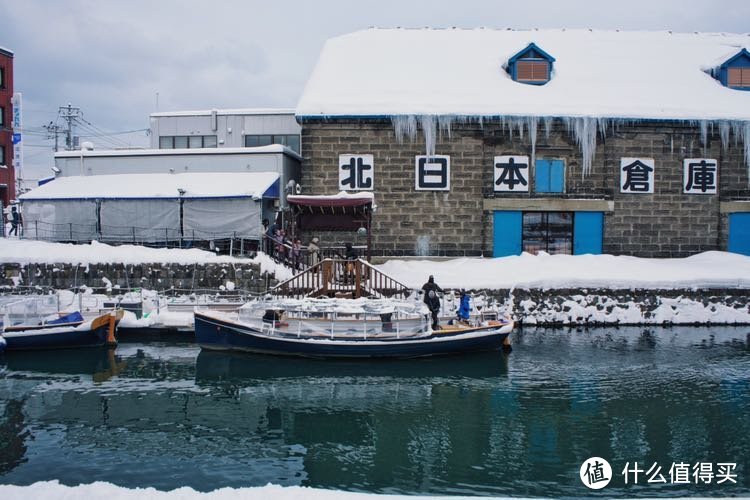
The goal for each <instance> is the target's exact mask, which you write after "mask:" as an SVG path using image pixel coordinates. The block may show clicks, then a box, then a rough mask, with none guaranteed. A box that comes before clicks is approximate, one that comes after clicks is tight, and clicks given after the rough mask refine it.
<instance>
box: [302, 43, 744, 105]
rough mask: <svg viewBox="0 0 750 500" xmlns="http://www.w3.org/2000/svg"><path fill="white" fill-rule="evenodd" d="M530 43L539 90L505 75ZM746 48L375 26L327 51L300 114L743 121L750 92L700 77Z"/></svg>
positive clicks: (733, 44) (335, 44)
mask: <svg viewBox="0 0 750 500" xmlns="http://www.w3.org/2000/svg"><path fill="white" fill-rule="evenodd" d="M531 42H533V43H535V44H536V45H537V46H539V47H540V48H541V49H543V50H544V51H546V52H547V53H549V54H550V55H551V56H552V57H554V58H555V66H554V71H553V73H552V78H551V80H550V81H549V82H548V83H547V84H545V85H526V84H523V83H518V82H515V81H513V80H512V79H511V77H510V75H508V73H507V72H506V71H505V68H504V66H505V65H506V63H507V62H508V59H509V58H510V57H512V56H513V55H514V54H516V53H517V52H518V51H519V50H521V49H523V48H524V47H526V46H527V45H528V44H529V43H531ZM749 46H750V34H728V33H671V32H666V31H664V32H647V31H629V32H628V31H598V30H581V29H576V30H565V29H558V30H495V29H483V28H478V29H378V28H373V29H368V30H364V31H358V32H355V33H351V34H348V35H344V36H340V37H336V38H332V39H330V40H328V41H327V42H326V44H325V46H324V48H323V51H322V53H321V54H320V58H319V60H318V62H317V65H316V67H315V69H314V71H313V73H312V75H311V76H310V79H309V81H308V82H307V85H306V87H305V90H304V92H303V94H302V97H301V98H300V101H299V103H298V105H297V110H296V113H297V116H298V117H321V116H323V117H325V116H399V115H456V116H469V117H470V116H559V117H602V118H635V119H638V118H648V119H683V120H750V92H744V91H738V90H733V89H729V88H726V87H723V86H722V85H721V84H720V83H719V82H718V81H717V80H715V79H714V78H713V77H712V76H710V74H708V73H709V72H710V70H711V69H713V68H714V67H715V66H716V64H717V61H719V64H720V63H721V62H723V60H725V59H726V58H728V57H731V56H732V55H733V54H735V53H737V52H739V51H740V50H742V49H743V48H745V47H749ZM722 58H724V59H723V60H722Z"/></svg>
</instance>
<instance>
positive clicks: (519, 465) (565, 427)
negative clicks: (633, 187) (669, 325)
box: [0, 328, 750, 497]
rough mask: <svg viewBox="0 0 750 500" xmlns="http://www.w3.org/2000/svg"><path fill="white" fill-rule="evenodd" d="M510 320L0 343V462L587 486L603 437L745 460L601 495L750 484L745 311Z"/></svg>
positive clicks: (319, 480) (612, 457)
mask: <svg viewBox="0 0 750 500" xmlns="http://www.w3.org/2000/svg"><path fill="white" fill-rule="evenodd" d="M514 340H515V347H514V351H513V353H512V354H510V355H503V354H502V353H486V354H481V355H476V356H468V357H457V358H437V359H426V360H408V361H386V362H362V361H357V362H348V361H321V360H304V359H285V358H276V357H266V356H253V355H235V354H227V353H214V352H200V353H199V350H198V349H197V348H195V347H194V346H190V345H182V346H180V345H178V346H175V345H140V344H133V345H127V346H124V347H123V346H121V347H120V348H118V350H117V352H116V353H106V354H105V355H104V356H102V358H101V359H99V358H97V357H96V356H97V355H94V354H91V353H86V354H81V356H82V357H81V358H80V359H79V360H78V361H77V362H73V361H71V359H68V360H66V361H65V363H63V364H60V363H55V362H54V360H45V361H44V363H42V361H41V358H40V359H39V360H37V361H36V363H37V366H34V365H33V363H34V361H32V360H28V359H27V360H21V359H20V358H19V359H11V358H10V357H9V356H6V359H5V361H4V363H5V365H4V366H5V373H4V375H3V376H0V410H2V412H0V415H3V417H2V418H3V420H2V421H0V436H15V438H10V439H9V440H8V441H7V442H12V443H13V444H12V445H11V446H6V447H3V446H2V444H0V456H2V458H3V460H4V461H2V462H1V463H3V464H9V465H5V467H4V468H2V469H0V481H2V482H4V483H17V484H18V483H21V484H25V483H29V482H33V481H36V480H42V479H53V478H57V479H61V480H62V481H63V482H65V483H67V484H74V483H77V482H91V481H94V480H105V481H111V482H114V483H116V484H121V485H125V486H130V487H133V486H156V487H158V488H162V489H171V488H174V487H177V486H182V485H189V486H192V487H194V488H197V489H200V490H210V489H214V488H218V487H221V486H248V485H263V484H266V483H268V482H273V483H277V484H285V485H295V484H299V485H307V486H315V487H322V488H335V489H346V490H361V491H374V492H381V493H393V492H399V493H423V494H424V493H429V494H442V493H451V494H493V495H509V494H513V495H539V496H554V497H557V496H582V495H588V494H589V491H588V490H586V489H585V488H584V487H583V486H582V485H581V483H580V481H579V479H578V467H579V466H580V464H581V463H582V462H583V461H584V460H585V459H586V458H589V457H590V456H594V455H596V456H601V457H605V458H607V459H608V460H609V461H610V463H612V465H613V469H615V473H616V474H618V473H619V472H620V471H621V470H622V468H623V467H624V465H625V463H626V462H631V463H632V462H633V461H639V462H640V463H642V464H643V463H645V462H648V464H649V465H650V464H651V463H653V462H659V463H660V464H662V465H664V466H666V469H668V468H669V466H670V465H671V463H672V462H681V461H682V462H687V463H691V464H692V463H695V462H701V461H703V462H707V461H711V462H714V463H718V462H737V463H738V472H739V477H738V482H739V484H738V485H736V486H731V485H722V486H721V487H719V486H716V485H712V487H704V488H698V487H695V486H690V487H687V488H684V487H683V489H680V490H678V489H675V488H671V489H670V486H669V485H667V486H663V487H661V488H655V487H654V486H653V485H649V486H645V485H639V486H635V487H633V486H632V485H629V486H625V485H624V483H623V482H622V478H621V477H619V478H617V479H616V480H615V481H613V483H612V485H610V486H609V487H607V488H606V489H605V490H603V492H602V495H604V496H654V495H661V494H671V495H674V494H686V493H688V494H696V493H700V494H705V495H730V494H734V495H738V494H748V493H750V478H749V476H750V468H748V463H747V460H748V458H747V457H749V456H750V437H749V436H750V419H749V418H748V414H749V411H750V391H748V389H750V358H749V357H748V352H749V351H750V348H749V347H750V346H749V345H748V342H747V340H748V332H747V330H743V329H740V328H735V329H727V328H724V329H660V328H648V329H623V328H621V329H593V330H580V331H576V330H570V331H568V330H529V329H526V330H524V331H523V332H520V333H519V334H518V335H517V336H516V338H515V339H514ZM115 354H116V355H115ZM98 356H101V353H100V354H99V355H98ZM21 361H23V363H22V362H21ZM98 373H102V374H105V375H104V376H98V375H95V374H98ZM6 429H8V431H6ZM24 433H26V434H24ZM32 438H33V439H32ZM2 439H3V443H5V442H6V440H5V439H6V438H4V437H3V438H2ZM14 450H15V451H14ZM19 453H20V455H19ZM19 456H20V457H23V459H20V458H19ZM0 467H2V466H0ZM666 469H665V471H666Z"/></svg>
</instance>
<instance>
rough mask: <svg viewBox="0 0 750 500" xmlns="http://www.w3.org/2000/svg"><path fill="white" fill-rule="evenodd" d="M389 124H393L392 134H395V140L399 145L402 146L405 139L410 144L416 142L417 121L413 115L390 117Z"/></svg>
mask: <svg viewBox="0 0 750 500" xmlns="http://www.w3.org/2000/svg"><path fill="white" fill-rule="evenodd" d="M391 123H392V124H393V132H394V133H395V134H396V140H397V141H398V143H399V144H403V143H404V139H405V138H406V137H408V138H409V140H410V141H411V142H414V141H415V140H416V138H417V119H416V118H415V117H414V116H413V115H408V116H404V115H399V116H392V117H391Z"/></svg>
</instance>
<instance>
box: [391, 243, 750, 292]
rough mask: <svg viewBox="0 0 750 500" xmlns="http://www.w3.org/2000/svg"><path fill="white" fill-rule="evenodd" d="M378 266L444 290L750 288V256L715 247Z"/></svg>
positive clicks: (410, 283) (406, 279) (400, 262)
mask: <svg viewBox="0 0 750 500" xmlns="http://www.w3.org/2000/svg"><path fill="white" fill-rule="evenodd" d="M377 267H378V268H379V269H380V270H381V271H383V272H384V273H386V274H388V275H390V276H392V277H393V278H395V279H396V280H398V281H400V282H401V283H403V284H405V285H406V286H408V287H411V288H421V286H422V285H423V284H424V282H425V281H427V277H428V276H430V275H434V276H435V281H436V282H437V283H438V284H440V286H441V287H443V288H467V289H488V290H495V289H505V288H524V289H529V288H542V289H551V288H601V289H613V290H616V289H635V288H644V289H677V288H750V257H747V256H743V255H739V254H734V253H728V252H716V251H713V252H704V253H701V254H697V255H693V256H690V257H686V258H683V259H645V258H639V257H627V256H614V255H549V254H546V253H540V254H539V255H531V254H528V253H524V254H522V255H518V256H511V257H501V258H494V259H481V258H480V259H476V258H460V259H453V260H449V261H443V262H434V261H428V260H390V261H388V262H386V263H385V264H383V265H380V266H377Z"/></svg>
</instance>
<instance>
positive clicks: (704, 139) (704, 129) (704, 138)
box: [700, 120, 708, 156]
mask: <svg viewBox="0 0 750 500" xmlns="http://www.w3.org/2000/svg"><path fill="white" fill-rule="evenodd" d="M700 126H701V144H702V145H703V155H704V156H706V154H707V151H708V121H707V120H701V121H700Z"/></svg>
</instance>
